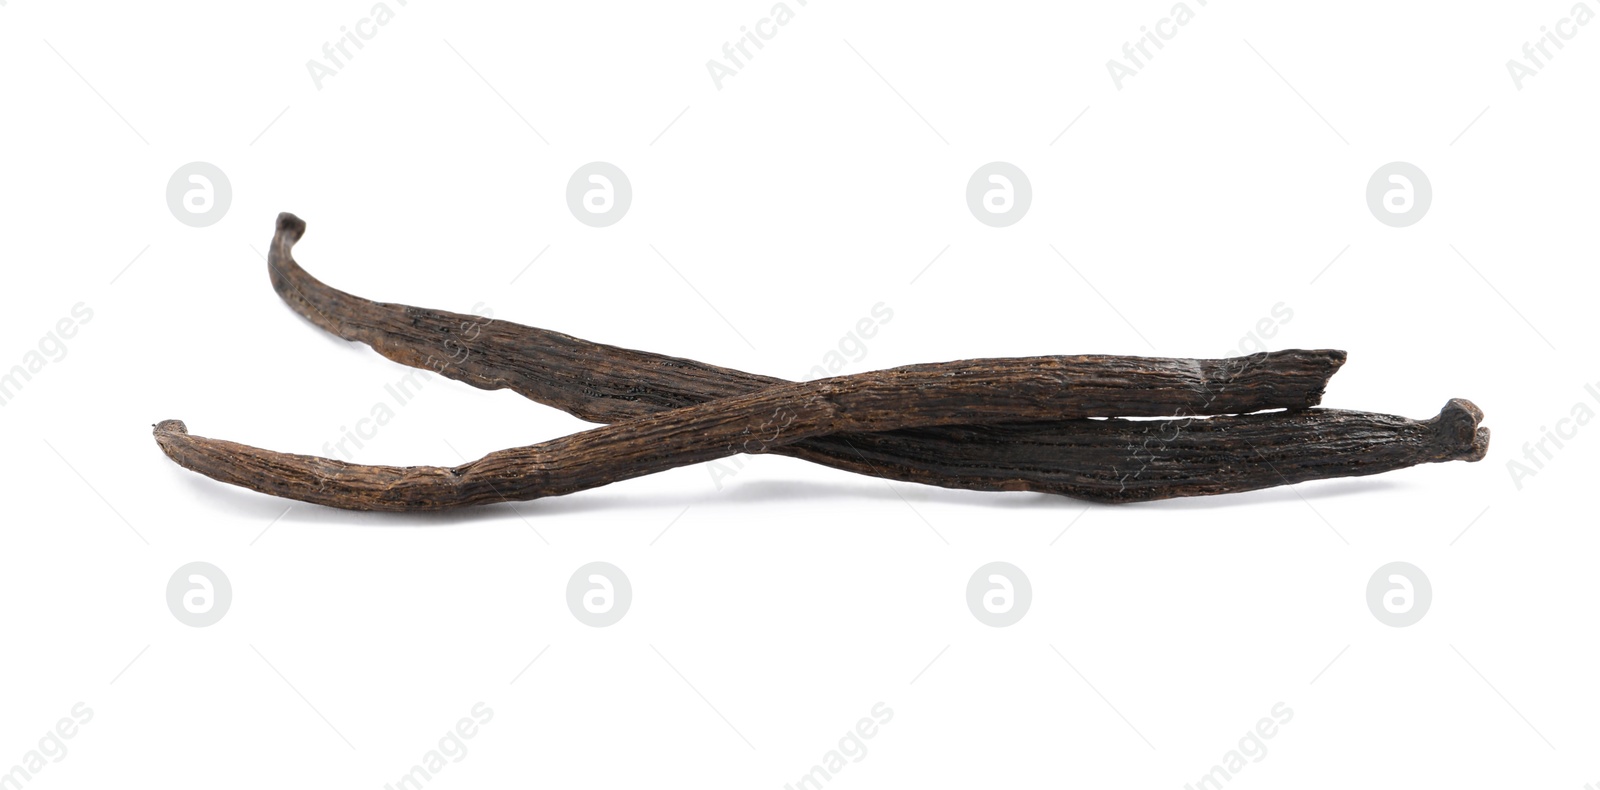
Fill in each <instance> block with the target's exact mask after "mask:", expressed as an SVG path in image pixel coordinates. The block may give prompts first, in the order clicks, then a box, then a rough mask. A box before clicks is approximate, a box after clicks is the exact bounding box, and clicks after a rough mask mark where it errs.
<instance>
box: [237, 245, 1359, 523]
mask: <svg viewBox="0 0 1600 790" xmlns="http://www.w3.org/2000/svg"><path fill="white" fill-rule="evenodd" d="M304 231H305V223H304V222H303V221H301V220H300V219H299V218H298V217H295V216H294V215H292V214H283V215H280V216H279V218H278V223H277V228H276V232H275V234H274V236H273V241H272V244H271V247H270V253H269V256H268V262H269V272H270V275H271V279H272V284H273V287H274V289H275V290H276V291H277V292H278V294H279V296H280V297H281V298H282V299H283V300H284V301H285V302H286V303H287V304H289V305H290V306H291V307H292V308H293V309H294V310H295V311H297V312H299V313H300V314H301V315H302V316H304V317H305V318H307V319H309V320H310V321H312V322H313V323H315V324H317V325H318V326H320V327H322V328H323V329H325V330H327V331H329V332H331V333H333V334H335V335H337V336H339V337H343V338H346V339H349V340H358V341H361V342H364V343H366V344H368V345H370V346H372V347H373V348H374V349H376V350H377V351H378V352H379V353H380V354H383V355H384V356H386V357H388V358H390V359H393V360H395V361H397V362H400V363H402V364H406V365H411V366H413V367H420V368H428V369H431V370H434V371H436V372H438V373H440V374H442V375H444V376H446V377H449V378H453V379H457V380H460V381H463V382H466V383H468V384H472V385H473V386H477V387H481V388H485V389H498V388H507V389H511V390H513V391H515V392H518V393H519V394H522V395H524V396H526V397H528V398H531V399H533V400H536V401H539V402H542V403H546V404H548V405H552V406H555V407H557V408H560V409H563V410H565V411H567V412H569V413H572V414H574V415H576V416H578V417H580V418H583V419H587V420H592V421H597V422H612V421H618V420H625V419H632V418H635V417H640V416H643V415H645V414H650V413H654V412H657V411H661V410H663V409H671V408H679V407H683V406H687V405H691V404H695V403H702V402H705V401H709V400H715V399H718V398H724V397H729V396H732V395H738V394H744V393H749V392H754V391H757V390H760V389H762V388H765V387H770V386H773V385H776V384H781V383H785V382H784V381H783V380H782V379H777V378H773V377H769V376H760V375H755V374H750V373H745V372H743V371H738V370H733V369H731V368H724V367H718V366H715V365H708V364H705V363H702V362H696V361H694V360H688V359H681V358H676V357H669V356H664V355H660V354H652V353H648V352H642V351H635V350H632V349H625V348H619V347H616V346H609V345H605V344H601V343H592V342H589V341H586V340H582V339H580V338H576V337H572V336H570V335H565V334H562V333H559V332H552V331H549V330H544V329H538V328H534V327H528V326H522V325H519V324H514V323H510V322H506V321H492V322H488V323H487V324H485V322H484V320H483V319H481V318H479V317H477V316H469V315H463V314H460V313H452V312H448V311H443V310H431V309H427V308H419V307H411V306H407V305H397V304H387V303H380V302H374V301H372V300H369V299H363V298H361V297H357V296H353V295H351V294H348V293H345V292H343V291H339V290H337V289H334V288H331V287H329V286H327V285H325V284H323V283H322V282H321V281H319V280H317V279H316V278H314V277H312V276H311V275H310V274H309V273H307V272H306V271H305V270H304V269H303V268H302V267H301V266H300V265H299V264H298V263H297V262H296V261H295V260H294V256H293V253H292V247H293V246H294V244H295V242H296V241H298V240H299V239H300V237H301V236H302V235H303V234H304ZM1344 358H1345V355H1344V353H1343V352H1340V351H1285V352H1275V353H1272V354H1261V355H1256V356H1252V357H1246V358H1237V359H1232V360H1220V361H1200V362H1195V363H1193V364H1195V365H1198V366H1201V369H1202V372H1203V379H1204V380H1203V381H1202V382H1200V383H1199V384H1198V386H1199V387H1200V388H1201V389H1202V390H1203V391H1204V392H1205V396H1204V397H1205V398H1206V399H1215V398H1216V397H1217V396H1218V395H1220V394H1221V393H1223V392H1228V393H1229V394H1230V395H1238V394H1244V395H1246V396H1247V400H1246V401H1245V402H1241V403H1238V404H1237V405H1236V406H1234V407H1233V409H1232V410H1234V411H1241V412H1243V411H1253V410H1259V409H1268V408H1275V407H1287V408H1301V407H1305V406H1311V405H1314V404H1315V403H1316V402H1317V400H1318V398H1319V397H1320V396H1321V393H1322V390H1323V389H1324V388H1325V387H1326V383H1327V379H1328V377H1330V376H1331V375H1332V374H1333V373H1334V372H1335V371H1336V370H1337V369H1338V368H1339V366H1340V365H1341V364H1342V363H1343V362H1344ZM1241 372H1248V373H1249V374H1250V376H1249V377H1243V376H1241ZM1258 381H1259V382H1262V383H1263V384H1264V385H1265V386H1266V387H1267V389H1264V390H1263V391H1262V395H1261V397H1260V399H1259V400H1257V399H1254V398H1255V395H1253V394H1252V393H1253V392H1254V390H1253V389H1251V388H1253V387H1254V386H1255V382H1258ZM1274 388H1275V389H1274ZM1280 390H1281V394H1280V392H1279V391H1280ZM1113 413H1115V414H1119V415H1121V416H1128V414H1129V412H1126V411H1116V412H1113ZM971 416H972V419H971V420H968V421H967V422H981V421H982V420H981V419H980V417H982V415H980V414H977V413H973V414H972V415H971ZM1085 427H1086V426H1084V425H1081V424H1078V423H1075V422H1071V421H1068V422H1054V423H1050V424H1039V425H1038V427H1037V428H1036V429H1034V430H1033V431H1030V430H1029V429H1024V428H1009V429H1007V430H1004V431H995V432H985V431H982V430H981V429H976V428H970V429H962V430H960V431H957V430H956V429H952V428H943V427H931V428H915V429H905V430H897V431H890V432H883V433H875V434H873V435H872V437H871V438H870V439H868V438H866V437H864V436H857V435H855V434H849V433H843V434H835V435H829V436H822V437H815V438H812V439H806V440H803V441H800V442H796V443H792V444H785V445H781V446H776V447H772V448H769V449H770V451H771V452H774V453H778V454H783V455H790V456H794V457H798V458H803V459H805V460H809V461H813V462H816V463H821V464H824V465H828V466H833V467H836V468H840V469H844V470H848V471H852V472H857V473H861V474H867V475H873V476H879V477H887V478H890V479H895V480H903V481H914V482H922V483H930V484H934V485H941V486H946V487H951V488H971V489H978V490H1029V491H1043V492H1050V493H1059V494H1067V495H1070V496H1079V497H1083V498H1099V497H1102V496H1105V495H1106V494H1105V490H1104V482H1103V477H1104V475H1103V474H1097V472H1103V473H1112V472H1115V473H1117V474H1125V473H1126V470H1128V469H1131V468H1134V467H1135V466H1136V465H1137V463H1138V461H1139V458H1137V457H1135V456H1134V455H1133V454H1132V453H1131V451H1130V454H1129V456H1128V457H1126V458H1123V459H1120V461H1121V462H1120V463H1119V462H1117V460H1118V459H1108V462H1109V465H1108V466H1106V467H1105V468H1104V469H1101V470H1096V469H1092V468H1085V467H1084V466H1083V463H1084V459H1083V458H1079V457H1076V456H1073V455H1070V454H1069V455H1058V456H1055V457H1046V456H1042V455H1041V454H1040V453H1039V452H1038V448H1040V447H1062V446H1071V445H1072V444H1073V443H1074V442H1075V441H1077V440H1078V439H1079V438H1080V434H1081V433H1082V431H1083V430H1084V428H1085ZM1087 427H1090V428H1092V427H1093V426H1087ZM1035 432H1036V433H1037V435H1034V433H1035ZM1092 436H1093V437H1094V438H1093V440H1094V441H1109V438H1108V437H1107V436H1106V435H1105V434H1104V432H1103V431H1100V432H1096V433H1093V434H1092ZM902 440H903V441H904V442H905V448H904V451H903V452H897V451H896V450H895V446H896V443H897V442H900V441H902ZM1135 443H1137V442H1135ZM856 445H863V446H865V445H870V446H871V447H873V448H875V449H876V453H875V455H874V456H873V458H872V459H870V460H868V459H867V458H865V457H863V456H862V455H861V454H860V453H859V452H858V451H857V450H856V447H855V446H856ZM1131 446H1132V445H1130V447H1131ZM1075 480H1085V481H1087V482H1085V483H1081V484H1080V483H1074V482H1071V481H1075Z"/></svg>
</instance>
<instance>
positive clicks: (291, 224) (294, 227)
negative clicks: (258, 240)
mask: <svg viewBox="0 0 1600 790" xmlns="http://www.w3.org/2000/svg"><path fill="white" fill-rule="evenodd" d="M305 233H306V221H305V220H303V219H301V218H299V217H297V216H295V215H293V214H290V213H289V212H287V211H285V212H283V213H282V214H279V215H278V226H277V229H276V230H275V231H273V234H272V235H273V237H274V238H275V239H276V238H287V239H288V240H289V241H299V240H300V237H301V236H304V235H305Z"/></svg>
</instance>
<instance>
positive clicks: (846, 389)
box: [156, 356, 1307, 510]
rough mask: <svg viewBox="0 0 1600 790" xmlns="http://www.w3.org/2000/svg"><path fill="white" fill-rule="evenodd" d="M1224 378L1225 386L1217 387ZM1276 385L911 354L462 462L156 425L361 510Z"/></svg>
mask: <svg viewBox="0 0 1600 790" xmlns="http://www.w3.org/2000/svg"><path fill="white" fill-rule="evenodd" d="M1227 362H1229V360H1221V361H1220V363H1227ZM1223 379H1225V380H1226V381H1227V382H1229V386H1224V387H1220V388H1215V389H1214V387H1216V385H1217V383H1218V381H1219V380H1223ZM1280 385H1281V382H1279V381H1278V380H1276V379H1274V378H1273V377H1272V376H1270V375H1262V374H1259V373H1257V372H1256V370H1255V369H1237V368H1231V367H1229V366H1227V365H1226V364H1216V365H1212V364H1209V361H1208V362H1200V361H1196V360H1182V359H1177V360H1174V359H1146V358H1142V357H1101V356H1089V357H1021V358H1015V359H981V360H962V361H957V362H938V363H930V364H923V365H907V366H905V367H899V368H892V369H889V370H881V371H874V372H871V373H857V374H854V375H850V376H838V377H835V378H829V379H822V380H820V381H812V382H798V383H786V384H774V385H772V386H770V387H766V388H763V389H760V390H757V391H755V392H751V393H747V394H744V395H733V396H730V397H727V398H720V399H718V400H714V401H708V402H705V403H698V404H695V405H693V406H685V407H683V408H681V409H671V410H667V411H661V412H657V413H654V414H647V415H645V416H643V417H638V418H635V419H632V420H627V421H624V422H619V423H615V424H612V425H607V426H603V427H600V428H593V429H590V430H587V431H582V432H579V433H576V434H573V435H571V436H566V437H563V438H560V439H554V440H551V441H548V442H542V443H539V444H535V445H529V446H527V447H519V448H513V449H510V450H501V451H499V452H496V453H491V454H489V455H488V456H485V457H484V458H482V459H480V460H478V461H474V462H471V463H469V464H465V465H463V466H459V467H454V468H452V469H442V468H439V467H407V468H398V467H376V466H360V465H355V464H341V463H337V462H332V461H328V460H326V459H318V458H310V457H307V456H293V455H286V454H282V453H272V452H268V451H263V450H255V449H253V448H248V447H245V446H244V445H239V444H234V443H231V442H214V441H212V440H204V439H199V438H198V437H190V436H189V435H188V434H187V432H186V430H185V429H184V428H183V424H182V423H180V422H177V421H175V420H168V421H166V422H163V423H161V424H160V425H159V426H157V429H156V439H157V441H158V442H160V444H161V447H162V449H163V450H165V451H166V453H167V455H168V457H170V458H172V460H174V461H176V462H177V463H179V464H180V465H182V466H185V467H186V468H189V469H192V470H194V471H197V472H200V473H202V474H205V475H208V476H211V477H214V478H216V479H219V480H223V481H224V482H229V483H234V484H236V485H243V486H246V487H249V488H256V487H257V485H260V486H264V487H265V488H258V489H257V490H267V491H268V492H269V493H274V494H277V495H279V496H287V497H290V498H293V499H301V500H304V501H307V502H316V503H319V504H327V505H333V506H335V507H345V508H353V509H359V510H437V509H444V508H450V507H459V506H462V505H475V504H483V503H486V502H493V501H499V500H500V499H514V500H521V499H536V498H539V497H545V496H555V495H559V494H566V493H571V492H573V491H581V490H584V489H587V488H593V487H596V486H600V485H605V484H606V483H611V482H615V481H617V480H626V479H629V478H633V477H639V476H641V475H647V474H651V473H653V472H660V471H663V470H666V469H671V468H674V467H678V466H684V465H687V464H693V463H699V462H702V461H711V460H715V459H718V458H725V457H727V456H729V455H734V454H737V453H759V452H766V451H768V450H769V449H771V448H774V447H779V446H782V445H787V444H792V443H794V442H796V441H800V440H804V439H809V438H812V437H816V436H824V435H828V434H834V433H840V432H863V433H868V432H874V431H892V430H897V429H901V428H920V427H927V426H935V425H957V424H966V423H972V422H1028V421H1039V420H1062V419H1077V418H1085V417H1104V416H1111V415H1129V416H1135V417H1173V416H1187V415H1190V414H1226V413H1230V412H1235V411H1244V410H1249V409H1252V408H1258V407H1259V403H1260V402H1261V399H1262V397H1263V393H1267V394H1268V395H1271V396H1278V397H1282V395H1281V393H1280V389H1281V386H1280ZM1287 389H1288V391H1289V392H1290V393H1291V395H1290V396H1288V397H1290V398H1292V402H1301V401H1303V400H1304V399H1305V398H1306V397H1307V395H1306V393H1305V391H1304V390H1303V389H1296V388H1294V387H1289V388H1287ZM1269 402H1270V401H1269ZM252 481H255V482H254V483H253V482H252Z"/></svg>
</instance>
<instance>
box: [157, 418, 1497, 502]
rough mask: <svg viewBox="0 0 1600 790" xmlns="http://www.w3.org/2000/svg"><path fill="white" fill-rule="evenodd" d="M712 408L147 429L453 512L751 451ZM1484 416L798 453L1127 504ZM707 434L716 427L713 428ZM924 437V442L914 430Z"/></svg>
mask: <svg viewBox="0 0 1600 790" xmlns="http://www.w3.org/2000/svg"><path fill="white" fill-rule="evenodd" d="M735 400H737V399H735ZM719 407H721V404H720V403H711V404H704V405H701V406H696V407H690V408H686V409H680V410H675V411H670V412H665V413H662V414H659V415H654V416H650V417H644V418H640V419H639V420H636V421H632V422H625V423H620V424H618V425H613V426H607V427H604V428H596V429H593V430H590V431H584V432H582V433H577V434H573V435H572V436H567V437H564V438H561V439H556V440H553V441H549V442H543V443H541V444H537V445H531V446H528V447H519V448H513V449H510V450H501V451H498V452H494V453H490V454H489V455H487V456H484V457H483V458H481V459H479V460H476V461H472V462H469V463H466V464H462V465H460V466H456V467H449V468H445V467H432V466H410V467H394V466H366V465H361V464H352V463H347V462H343V461H335V460H330V459H326V458H317V457H314V456H307V455H291V454H288V453H279V452H273V451H270V450H262V449H258V448H255V447H250V446H247V445H243V444H238V443H236V442H229V441H224V440H219V439H207V438H203V437H199V436H194V435H191V434H189V433H188V430H187V428H186V427H185V426H184V424H183V423H182V422H180V421H177V420H167V421H166V422H163V423H160V424H159V425H157V426H156V428H155V436H156V441H157V442H158V443H160V445H161V449H162V450H163V451H164V452H166V454H167V456H168V457H170V458H171V459H172V460H173V461H175V462H177V463H178V464H179V465H180V466H183V467H184V468H186V469H190V470H192V471H196V472H199V473H201V474H204V475H206V476H208V477H211V478H213V479H216V480H220V481H222V482H224V483H231V484H233V485H237V486H241V487H244V488H249V489H251V490H254V491H259V492H261V493H265V494H271V495H273V496H279V497H285V498H289V499H296V500H300V501H304V502H312V503H316V504H320V505H328V506H330V507H338V508H346V509H352V510H389V511H412V510H417V511H421V510H446V509H451V508H457V507H467V506H472V505H482V504H489V503H493V502H500V501H507V500H527V499H536V498H539V497H544V496H556V495H560V494H568V493H573V492H575V491H581V490H584V489H588V488H594V487H598V486H602V485H605V484H607V483H612V482H616V481H618V480H624V479H628V478H631V477H637V476H640V475H644V474H649V473H652V472H657V471H662V470H664V469H668V468H671V467H674V466H680V465H683V464H687V463H696V462H700V461H709V460H713V459H715V458H718V457H722V456H726V455H731V454H733V453H736V452H741V451H742V450H743V449H744V448H743V447H742V446H741V444H739V443H735V444H728V443H726V442H725V440H724V439H723V438H722V437H721V436H720V435H719V431H720V432H731V433H732V436H734V437H739V436H745V437H746V438H745V439H743V441H744V442H750V441H757V442H759V441H763V438H762V437H759V436H757V437H750V436H748V435H747V434H745V433H743V432H741V431H738V429H737V426H738V425H739V421H738V420H735V421H733V422H729V421H726V420H725V419H723V418H724V417H725V416H726V413H727V412H728V411H729V410H728V409H727V408H725V407H723V408H719ZM824 410H826V407H824ZM1482 416H1483V415H1482V412H1480V411H1479V410H1478V409H1477V407H1475V406H1473V405H1472V404H1471V403H1470V402H1468V401H1464V400H1460V399H1455V400H1451V401H1450V402H1449V403H1448V404H1446V405H1445V408H1444V410H1443V411H1442V412H1440V414H1439V415H1438V416H1437V417H1434V418H1432V419H1428V420H1421V421H1417V420H1409V419H1406V418H1404V417H1396V416H1393V415H1387V414H1368V413H1364V412H1352V411H1342V410H1336V409H1309V410H1304V411H1297V412H1270V413H1265V414H1247V415H1234V416H1222V417H1211V418H1206V419H1195V418H1175V419H1169V420H1123V419H1112V420H1074V421H1070V425H1065V426H1064V427H1065V428H1066V429H1065V430H1060V431H1053V432H1046V434H1047V435H1052V436H1055V437H1057V439H1058V440H1057V441H1043V442H1040V441H1037V437H1038V436H1039V435H1040V432H1039V431H1037V430H1036V428H1037V427H1038V426H1036V425H989V426H976V427H961V428H958V429H956V430H955V431H953V433H958V434H962V436H961V438H962V439H964V441H962V442H961V443H960V444H959V446H960V447H962V448H967V449H968V450H970V452H967V453H962V454H959V455H955V456H952V455H950V454H948V453H947V452H946V449H947V448H948V446H949V438H950V437H949V436H939V437H934V438H925V437H918V436H915V435H914V432H901V433H900V434H899V435H890V434H873V433H867V434H864V435H858V436H856V437H854V439H852V440H843V439H840V435H834V436H823V437H822V438H823V439H824V440H825V441H823V442H821V443H818V444H820V446H813V448H809V449H808V450H807V451H806V452H805V453H802V454H800V456H801V457H808V454H810V453H817V454H820V455H821V456H823V457H824V458H825V459H827V460H840V461H843V462H844V464H843V465H859V466H861V467H863V468H866V469H869V470H871V471H872V472H873V473H874V474H880V475H882V474H884V473H885V472H889V473H890V474H889V476H892V477H896V478H898V479H904V480H913V481H915V482H922V483H928V484H931V485H948V481H950V480H958V479H959V480H961V481H963V485H962V486H961V487H963V488H979V489H987V490H996V491H1006V490H1029V491H1049V492H1052V493H1060V494H1066V495H1069V496H1073V497H1077V498H1081V499H1088V500H1093V501H1100V502H1136V501H1146V500H1154V499H1166V498H1170V497H1181V496H1201V495H1208V494H1225V493H1235V492H1240V491H1252V490H1256V489H1260V488H1267V487H1271V486H1277V485H1285V484H1290V483H1298V482H1303V481H1306V480H1315V479H1324V478H1335V477H1352V476H1360V475H1371V474H1378V473H1381V472H1388V471H1393V470H1396V469H1401V468H1404V467H1408V466H1414V465H1417V464H1422V463H1434V462H1441V461H1452V460H1463V461H1476V460H1479V459H1481V458H1483V456H1484V453H1485V452H1487V450H1488V443H1489V430H1488V429H1487V428H1481V427H1479V426H1478V422H1479V421H1480V420H1481V419H1482ZM1007 434H1014V435H1017V436H1025V437H1029V443H1030V444H1031V446H1032V447H1033V450H1032V451H1031V454H1029V455H1019V454H1018V453H1017V452H1016V448H1017V447H1018V446H1020V445H1019V443H1017V442H1014V441H1013V442H1009V443H1006V444H993V443H991V442H990V440H992V439H995V438H1000V439H1006V438H1008V437H1007ZM714 435H715V436H717V437H718V438H715V439H712V438H710V437H711V436H714ZM1009 438H1014V436H1013V437H1009ZM919 439H925V441H924V442H922V443H920V444H919ZM996 447H1006V448H1008V451H1007V453H1006V456H1005V458H1004V463H1005V464H1008V465H1006V466H991V465H989V464H991V463H993V461H994V459H993V458H992V457H986V452H985V451H986V450H989V449H993V448H996ZM919 450H921V451H922V452H921V453H919V452H918V451H919ZM924 453H925V455H924ZM830 454H836V455H837V456H838V457H837V458H834V457H833V455H830ZM907 458H911V459H912V460H913V463H908V462H907V460H906V459H907ZM1073 469H1078V470H1082V471H1078V472H1073V471H1070V470H1073ZM1041 472H1042V475H1041Z"/></svg>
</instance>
